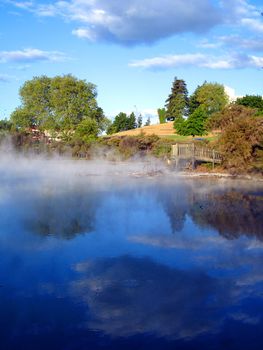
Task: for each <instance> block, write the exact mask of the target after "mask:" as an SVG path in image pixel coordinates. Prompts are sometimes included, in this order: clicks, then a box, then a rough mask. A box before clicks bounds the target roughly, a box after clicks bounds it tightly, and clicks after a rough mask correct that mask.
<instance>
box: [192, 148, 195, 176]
mask: <svg viewBox="0 0 263 350" xmlns="http://www.w3.org/2000/svg"><path fill="white" fill-rule="evenodd" d="M192 169H193V170H195V144H194V143H192Z"/></svg>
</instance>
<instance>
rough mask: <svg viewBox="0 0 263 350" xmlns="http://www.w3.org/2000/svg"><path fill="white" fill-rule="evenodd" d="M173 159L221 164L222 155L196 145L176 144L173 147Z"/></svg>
mask: <svg viewBox="0 0 263 350" xmlns="http://www.w3.org/2000/svg"><path fill="white" fill-rule="evenodd" d="M171 155H172V159H174V160H176V161H178V160H179V159H190V160H191V161H192V163H194V162H195V161H201V162H211V163H213V165H214V164H215V163H217V164H220V163H221V162H222V155H221V154H220V153H219V152H217V151H215V150H214V149H212V148H208V147H203V146H199V145H195V144H194V143H176V144H175V145H172V154H171Z"/></svg>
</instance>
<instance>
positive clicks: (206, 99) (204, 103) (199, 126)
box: [174, 82, 228, 136]
mask: <svg viewBox="0 0 263 350" xmlns="http://www.w3.org/2000/svg"><path fill="white" fill-rule="evenodd" d="M227 103H228V97H227V95H226V93H225V89H224V86H223V85H221V84H218V83H207V82H204V84H203V85H201V86H198V87H197V88H196V89H195V91H194V92H193V94H192V95H191V96H190V99H189V113H190V115H189V117H188V119H187V120H184V119H183V118H182V117H181V118H180V119H179V120H178V121H175V123H174V125H175V129H176V132H177V133H178V134H179V135H193V136H195V135H200V136H201V135H204V134H205V133H206V128H207V119H209V118H210V117H211V116H212V115H214V114H215V113H219V112H220V111H222V109H223V108H224V107H225V106H226V105H227Z"/></svg>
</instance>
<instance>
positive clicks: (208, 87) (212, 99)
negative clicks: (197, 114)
mask: <svg viewBox="0 0 263 350" xmlns="http://www.w3.org/2000/svg"><path fill="white" fill-rule="evenodd" d="M190 99H191V113H193V112H194V110H195V109H196V108H198V107H199V106H203V107H204V109H205V111H206V113H207V116H208V117H209V116H211V115H212V114H213V113H217V112H220V111H222V109H223V108H224V107H225V106H226V105H227V104H228V102H229V99H228V96H227V94H226V92H225V88H224V86H223V85H221V84H218V83H208V82H204V84H203V85H201V86H198V87H197V88H196V90H195V91H194V93H193V95H192V98H190Z"/></svg>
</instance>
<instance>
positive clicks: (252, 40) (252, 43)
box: [216, 35, 263, 51]
mask: <svg viewBox="0 0 263 350" xmlns="http://www.w3.org/2000/svg"><path fill="white" fill-rule="evenodd" d="M216 40H217V41H218V42H220V44H221V45H226V46H229V47H231V48H233V47H236V48H239V49H243V50H252V51H263V42H262V39H261V38H259V37H246V38H244V37H241V36H239V35H229V36H221V37H218V38H217V39H216Z"/></svg>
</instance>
